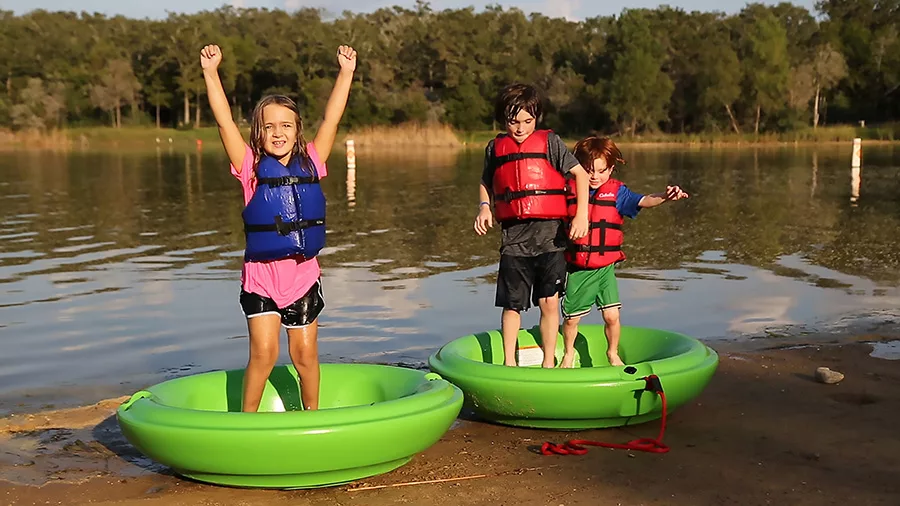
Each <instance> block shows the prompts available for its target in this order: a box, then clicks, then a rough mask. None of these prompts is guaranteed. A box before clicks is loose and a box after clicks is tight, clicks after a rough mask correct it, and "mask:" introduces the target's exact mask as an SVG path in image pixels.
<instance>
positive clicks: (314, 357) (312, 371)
mask: <svg viewBox="0 0 900 506" xmlns="http://www.w3.org/2000/svg"><path fill="white" fill-rule="evenodd" d="M318 334H319V320H318V319H316V320H313V322H312V323H310V324H309V325H307V326H305V327H295V328H289V329H288V346H289V347H290V348H289V350H290V352H291V362H293V363H294V367H295V368H296V369H297V375H298V376H300V398H301V399H302V401H303V409H309V410H312V409H319V343H318V340H317V337H318Z"/></svg>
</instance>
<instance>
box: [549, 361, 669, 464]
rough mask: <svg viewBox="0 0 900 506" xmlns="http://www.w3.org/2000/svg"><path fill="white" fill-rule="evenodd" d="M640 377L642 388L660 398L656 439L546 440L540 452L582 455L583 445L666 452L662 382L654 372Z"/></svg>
mask: <svg viewBox="0 0 900 506" xmlns="http://www.w3.org/2000/svg"><path fill="white" fill-rule="evenodd" d="M642 379H643V380H644V381H646V382H647V386H646V387H644V390H649V391H651V392H654V393H656V394H657V395H659V398H660V399H661V400H662V425H661V426H660V428H659V436H657V437H656V439H651V438H640V439H635V440H633V441H629V442H627V443H625V444H617V443H603V442H600V441H589V440H587V439H570V440H569V441H567V442H565V443H563V444H561V445H557V444H554V443H551V442H549V441H547V442H545V443H544V444H543V445H541V453H542V454H544V455H584V454H585V453H587V452H588V449H587V448H585V446H600V447H602V448H615V449H619V450H634V451H640V452H649V453H668V451H669V447H668V446H666V445H665V444H664V443H663V442H662V439H663V436H664V435H665V433H666V393H665V392H663V389H662V383H660V381H659V377H657V376H656V375H655V374H651V375H650V376H647V377H645V378H642Z"/></svg>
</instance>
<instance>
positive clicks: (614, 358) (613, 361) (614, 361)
mask: <svg viewBox="0 0 900 506" xmlns="http://www.w3.org/2000/svg"><path fill="white" fill-rule="evenodd" d="M606 358H608V359H609V365H611V366H613V367H615V366H619V365H625V362H622V359H621V358H619V354H618V353H607V354H606Z"/></svg>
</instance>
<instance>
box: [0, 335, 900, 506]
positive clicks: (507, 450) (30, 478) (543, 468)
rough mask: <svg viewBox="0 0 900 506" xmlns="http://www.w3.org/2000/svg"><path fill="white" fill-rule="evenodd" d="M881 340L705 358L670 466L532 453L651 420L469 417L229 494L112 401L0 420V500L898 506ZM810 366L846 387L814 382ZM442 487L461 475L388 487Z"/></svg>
mask: <svg viewBox="0 0 900 506" xmlns="http://www.w3.org/2000/svg"><path fill="white" fill-rule="evenodd" d="M825 339H826V338H821V339H819V340H818V341H824V340H825ZM882 339H886V338H882V337H879V336H872V335H865V336H857V337H856V338H854V339H851V340H849V341H850V342H845V343H843V344H817V345H813V346H808V347H794V346H788V344H791V345H795V344H797V343H796V342H790V343H788V342H787V341H783V342H782V341H780V342H779V343H780V346H779V347H777V348H771V347H770V348H769V349H755V350H753V351H746V350H744V351H737V350H729V349H727V347H724V346H723V347H721V348H718V349H719V352H720V359H721V361H720V365H719V369H718V371H717V373H716V375H715V376H714V378H713V380H712V382H711V384H710V385H709V387H708V388H707V389H706V391H705V392H704V393H703V394H702V395H701V396H700V397H698V398H697V399H696V400H695V401H694V402H692V403H690V404H689V405H687V406H685V407H683V408H681V409H680V410H678V411H676V412H674V413H673V414H672V416H671V417H670V419H669V424H668V430H667V432H666V435H665V439H664V441H665V443H666V444H668V445H669V446H670V447H671V451H670V452H669V453H668V454H664V455H657V454H650V453H642V452H629V451H624V450H610V449H601V448H591V449H590V451H589V452H588V454H586V455H582V456H571V455H570V456H542V455H540V454H539V453H538V452H537V447H539V445H540V444H541V443H542V442H544V441H547V440H550V441H555V442H563V441H564V440H566V439H570V438H580V439H594V440H602V441H608V442H620V443H621V442H626V441H629V440H631V439H634V438H637V437H655V436H656V434H657V432H658V430H659V421H655V422H650V423H647V424H643V425H640V426H636V427H629V428H627V429H610V430H596V431H585V432H577V433H561V432H552V431H538V430H530V429H514V428H506V427H501V426H496V425H491V424H488V423H484V422H480V421H476V420H470V419H467V420H460V421H459V422H458V423H457V424H455V426H454V427H453V428H452V429H451V430H450V431H449V432H448V433H447V434H446V435H445V436H444V437H443V438H442V439H441V440H440V441H439V442H438V443H437V444H435V445H434V446H432V447H431V448H429V449H428V450H427V451H425V452H424V453H422V454H420V455H417V456H416V457H415V458H414V459H413V460H412V462H410V463H409V464H407V465H406V466H404V467H401V468H400V469H398V470H395V471H393V472H391V473H388V474H385V475H381V476H376V477H373V478H369V479H366V480H362V481H360V482H357V483H354V484H351V485H347V486H340V487H334V488H327V489H319V490H299V491H272V490H239V489H230V488H224V487H217V486H211V485H204V484H201V483H196V482H193V481H189V480H185V479H182V478H179V477H177V476H173V475H172V474H171V473H170V472H169V471H168V470H167V469H166V468H165V467H163V466H159V465H156V464H154V463H152V462H149V461H148V460H146V459H145V458H143V457H141V456H140V454H138V453H137V452H136V451H135V450H134V449H133V448H132V447H131V446H130V445H129V444H128V443H127V441H125V440H124V438H123V437H122V435H121V433H120V432H119V430H118V426H117V424H116V421H115V417H114V416H113V412H114V410H115V408H116V406H117V405H118V404H119V402H121V401H122V400H123V399H124V398H122V399H109V400H106V401H103V402H100V403H97V404H95V405H92V406H87V407H82V408H76V409H66V410H60V411H55V412H45V413H37V414H33V415H15V416H12V417H9V418H5V419H0V504H15V505H18V504H22V505H27V504H95V505H102V504H110V505H112V504H115V505H119V504H140V505H144V504H146V505H156V504H159V505H163V504H165V505H196V504H203V505H218V504H242V505H264V504H265V505H268V504H292V505H320V504H321V505H324V504H335V505H353V504H400V503H403V504H428V505H432V506H443V505H457V504H471V505H479V504H485V505H488V504H490V505H492V506H495V505H504V504H507V505H518V504H539V505H544V504H546V505H552V506H558V505H566V506H568V505H573V504H584V505H598V504H600V505H606V504H612V505H628V506H631V505H648V506H649V505H685V506H688V505H691V506H693V505H707V504H709V505H718V504H741V505H757V504H759V505H763V504H785V505H798V506H804V505H810V506H812V505H816V506H818V505H827V504H836V505H838V504H839V505H842V506H846V505H847V504H848V503H852V504H853V505H854V506H857V505H882V504H883V505H892V506H893V505H896V504H898V500H900V499H898V498H900V437H898V436H897V435H896V432H895V430H894V428H893V427H894V426H895V425H896V423H897V422H896V420H897V419H898V416H900V367H898V364H900V363H898V362H897V361H891V360H885V359H881V358H873V357H871V356H870V354H871V353H872V346H871V345H870V344H866V343H864V342H863V341H878V340H882ZM806 341H807V342H817V340H816V339H815V336H806ZM853 341H856V342H853ZM771 344H773V343H771V342H770V343H769V345H771ZM819 366H827V367H830V368H831V369H833V370H837V371H840V372H842V373H844V374H845V375H846V378H845V379H844V380H843V381H842V382H841V383H839V384H837V385H825V384H821V383H817V382H816V381H815V380H814V378H813V373H814V371H815V369H816V367H819ZM298 458H302V457H301V456H299V455H298ZM450 478H466V479H462V480H459V481H449V482H442V483H429V484H415V485H409V486H392V485H396V484H401V483H407V482H422V481H426V480H438V479H450ZM384 485H387V487H385V488H375V489H362V488H363V487H377V486H384Z"/></svg>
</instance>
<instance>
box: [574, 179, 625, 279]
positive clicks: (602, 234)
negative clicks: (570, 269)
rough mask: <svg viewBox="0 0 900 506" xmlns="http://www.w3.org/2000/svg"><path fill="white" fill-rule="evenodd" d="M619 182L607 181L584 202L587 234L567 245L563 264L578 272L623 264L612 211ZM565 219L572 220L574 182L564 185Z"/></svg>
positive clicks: (618, 228) (616, 217) (619, 228)
mask: <svg viewBox="0 0 900 506" xmlns="http://www.w3.org/2000/svg"><path fill="white" fill-rule="evenodd" d="M621 186H622V182H621V181H619V180H617V179H610V180H609V181H607V182H605V183H603V185H601V186H600V188H597V191H596V192H595V193H594V196H593V197H590V199H589V200H588V223H589V228H588V233H587V235H586V236H584V237H582V238H581V239H578V240H576V241H571V240H570V241H569V247H568V249H567V250H566V261H567V262H568V263H569V264H571V265H574V266H576V267H579V268H581V269H599V268H601V267H606V266H607V265H612V264H614V263H617V262H621V261H623V260H625V253H623V252H622V240H623V238H624V236H623V234H622V223H623V222H624V219H623V218H622V215H621V214H619V211H617V210H616V195H618V193H619V188H620V187H621ZM568 190H569V194H568V204H569V213H568V214H569V217H570V218H574V217H575V209H576V205H575V202H576V200H575V180H574V179H572V180H570V181H569V184H568Z"/></svg>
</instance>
